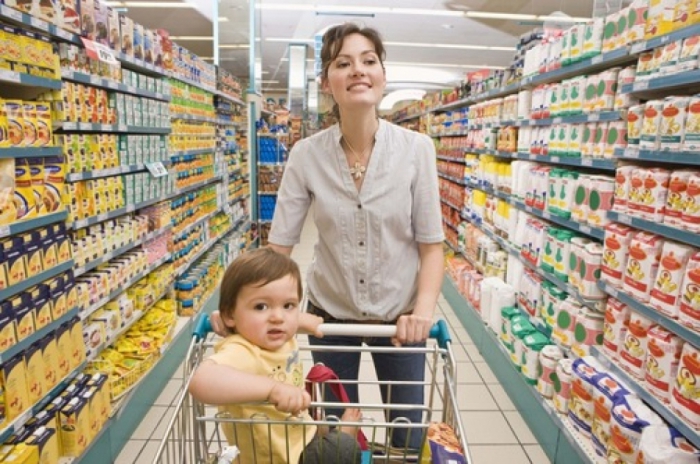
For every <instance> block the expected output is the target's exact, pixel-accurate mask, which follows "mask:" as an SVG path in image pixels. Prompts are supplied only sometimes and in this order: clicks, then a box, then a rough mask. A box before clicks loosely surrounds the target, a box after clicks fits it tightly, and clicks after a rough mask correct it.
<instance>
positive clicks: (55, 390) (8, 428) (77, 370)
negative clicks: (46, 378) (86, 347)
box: [0, 362, 85, 443]
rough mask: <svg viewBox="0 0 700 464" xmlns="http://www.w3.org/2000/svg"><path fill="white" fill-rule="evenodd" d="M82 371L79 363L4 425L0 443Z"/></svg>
mask: <svg viewBox="0 0 700 464" xmlns="http://www.w3.org/2000/svg"><path fill="white" fill-rule="evenodd" d="M83 369H85V363H84V362H83V363H81V364H80V365H79V366H78V367H77V368H75V369H73V371H71V372H70V374H68V375H67V376H65V377H64V378H62V379H61V381H60V382H58V384H57V385H56V386H55V387H53V388H52V389H51V390H50V391H49V392H48V393H47V394H46V395H44V396H43V398H41V399H40V400H39V401H37V402H36V403H35V404H34V405H32V406H31V407H29V408H27V409H26V410H25V411H24V412H22V413H21V414H20V415H19V416H17V417H16V418H15V419H14V420H12V421H11V422H10V423H9V424H7V425H5V426H4V427H3V428H2V429H0V443H4V442H6V441H7V439H8V438H10V435H12V434H13V433H15V432H16V431H19V430H21V429H22V427H24V424H26V423H27V421H28V420H29V419H30V418H32V417H33V416H35V415H36V414H38V413H39V411H41V410H42V409H44V408H45V407H46V406H47V405H48V404H49V403H50V402H51V401H53V399H54V398H56V397H57V396H58V395H59V394H60V393H61V392H62V391H63V390H65V388H66V387H67V386H68V384H69V383H70V381H71V380H73V379H74V378H75V377H76V376H77V375H78V374H80V373H81V372H82V371H83Z"/></svg>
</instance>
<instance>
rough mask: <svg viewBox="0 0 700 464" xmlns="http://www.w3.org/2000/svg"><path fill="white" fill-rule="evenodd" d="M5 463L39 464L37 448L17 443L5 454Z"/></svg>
mask: <svg viewBox="0 0 700 464" xmlns="http://www.w3.org/2000/svg"><path fill="white" fill-rule="evenodd" d="M3 462H6V463H21V464H39V449H38V448H37V447H35V446H29V445H27V444H26V443H17V444H16V445H14V446H13V447H12V450H10V452H9V453H8V454H7V456H6V457H5V459H4V461H3Z"/></svg>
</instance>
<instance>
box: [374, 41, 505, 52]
mask: <svg viewBox="0 0 700 464" xmlns="http://www.w3.org/2000/svg"><path fill="white" fill-rule="evenodd" d="M384 45H388V46H394V47H416V48H450V49H455V50H492V51H503V52H513V51H515V47H491V46H488V45H469V44H436V43H420V42H384Z"/></svg>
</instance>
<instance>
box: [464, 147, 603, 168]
mask: <svg viewBox="0 0 700 464" xmlns="http://www.w3.org/2000/svg"><path fill="white" fill-rule="evenodd" d="M464 151H465V152H466V153H475V154H477V155H490V156H495V157H496V158H504V159H520V160H528V161H536V162H538V163H547V164H556V165H561V166H577V167H583V168H592V169H600V170H605V171H615V168H616V163H615V160H614V159H606V158H592V157H589V156H586V157H576V156H556V155H534V154H532V153H522V152H518V153H513V152H509V151H498V150H489V149H485V148H476V149H472V148H465V149H464Z"/></svg>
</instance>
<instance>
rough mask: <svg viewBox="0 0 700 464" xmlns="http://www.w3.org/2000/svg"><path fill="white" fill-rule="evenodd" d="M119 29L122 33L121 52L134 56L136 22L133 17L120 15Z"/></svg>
mask: <svg viewBox="0 0 700 464" xmlns="http://www.w3.org/2000/svg"><path fill="white" fill-rule="evenodd" d="M119 29H120V34H121V52H122V53H123V54H124V55H126V56H128V57H132V58H133V56H134V22H133V21H132V20H131V18H129V17H127V16H124V15H119Z"/></svg>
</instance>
